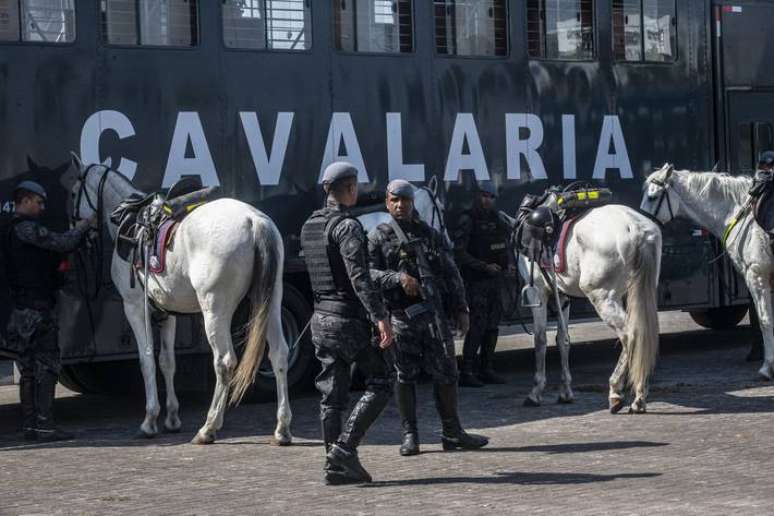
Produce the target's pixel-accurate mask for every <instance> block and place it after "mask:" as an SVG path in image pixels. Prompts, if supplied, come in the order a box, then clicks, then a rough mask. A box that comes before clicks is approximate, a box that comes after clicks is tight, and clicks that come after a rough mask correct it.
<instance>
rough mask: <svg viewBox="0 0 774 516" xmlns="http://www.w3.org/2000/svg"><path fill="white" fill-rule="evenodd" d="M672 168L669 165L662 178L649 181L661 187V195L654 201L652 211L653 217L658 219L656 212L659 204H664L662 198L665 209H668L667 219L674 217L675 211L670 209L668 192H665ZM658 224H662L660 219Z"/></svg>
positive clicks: (670, 202) (659, 209)
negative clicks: (653, 209)
mask: <svg viewBox="0 0 774 516" xmlns="http://www.w3.org/2000/svg"><path fill="white" fill-rule="evenodd" d="M673 170H674V168H673V167H669V169H668V170H667V172H666V174H665V175H664V179H663V180H660V179H652V180H651V181H650V183H651V184H654V185H656V186H658V187H661V195H659V198H658V202H657V203H656V210H655V211H654V212H653V214H652V215H653V218H654V219H656V220H658V212H659V211H661V206H662V205H663V204H664V199H666V204H667V209H668V210H669V220H672V219H674V218H675V213H674V211H673V210H672V201H670V200H669V194H668V193H667V187H668V186H669V179H670V178H671V177H672V171H673ZM659 225H663V224H662V223H661V221H659Z"/></svg>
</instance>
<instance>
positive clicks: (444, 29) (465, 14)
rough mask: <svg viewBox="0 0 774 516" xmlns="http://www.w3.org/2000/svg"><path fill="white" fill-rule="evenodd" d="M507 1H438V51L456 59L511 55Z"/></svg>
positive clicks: (434, 3)
mask: <svg viewBox="0 0 774 516" xmlns="http://www.w3.org/2000/svg"><path fill="white" fill-rule="evenodd" d="M505 4H506V2H505V0H479V1H477V0H435V1H434V2H433V5H434V7H435V48H436V51H437V52H438V53H439V54H442V55H443V54H445V55H456V56H506V55H508V36H507V32H508V15H507V11H506V7H505Z"/></svg>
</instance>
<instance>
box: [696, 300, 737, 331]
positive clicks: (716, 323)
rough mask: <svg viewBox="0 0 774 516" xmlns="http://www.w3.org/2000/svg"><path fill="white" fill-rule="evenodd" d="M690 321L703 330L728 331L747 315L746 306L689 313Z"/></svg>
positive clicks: (724, 307)
mask: <svg viewBox="0 0 774 516" xmlns="http://www.w3.org/2000/svg"><path fill="white" fill-rule="evenodd" d="M689 313H690V314H691V319H693V321H694V322H695V323H696V324H698V325H699V326H702V327H704V328H709V329H711V330H728V329H730V328H733V327H734V326H736V325H737V324H739V323H740V322H741V321H742V319H744V316H745V315H747V305H735V306H723V307H719V308H710V309H709V310H707V311H704V312H689Z"/></svg>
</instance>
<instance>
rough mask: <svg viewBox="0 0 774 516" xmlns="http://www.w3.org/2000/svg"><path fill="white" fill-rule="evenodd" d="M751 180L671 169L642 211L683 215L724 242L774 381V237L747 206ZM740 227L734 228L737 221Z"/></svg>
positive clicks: (651, 182) (657, 178)
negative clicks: (747, 298)
mask: <svg viewBox="0 0 774 516" xmlns="http://www.w3.org/2000/svg"><path fill="white" fill-rule="evenodd" d="M752 184H753V181H752V178H751V177H748V176H736V177H735V176H729V175H728V174H721V173H718V172H691V171H688V170H675V169H674V166H673V165H671V164H666V165H664V166H663V167H661V169H659V170H657V171H656V172H654V173H653V174H651V175H650V176H649V177H648V179H647V180H646V182H645V191H644V193H643V196H642V204H641V205H640V209H641V210H643V211H645V212H648V213H650V214H652V215H653V216H654V217H656V218H657V219H658V220H659V221H661V222H663V223H665V224H666V223H667V222H669V221H670V220H672V219H673V218H675V217H677V216H680V215H685V216H686V217H688V218H690V219H692V220H693V221H694V222H696V223H697V224H701V225H702V226H703V227H705V228H707V229H708V230H709V231H710V232H712V234H713V235H715V237H717V238H718V239H721V242H723V241H724V240H725V241H724V244H725V251H726V253H728V256H729V258H731V262H732V263H733V264H734V267H735V268H736V270H737V271H738V272H739V274H741V275H742V277H743V278H744V281H745V283H746V284H747V289H748V290H749V291H750V295H751V296H752V299H753V302H754V303H755V309H756V311H757V312H758V321H759V324H760V328H761V333H762V334H763V348H764V361H763V365H762V366H761V368H760V369H759V370H758V373H759V374H760V375H761V376H762V377H763V378H765V379H767V380H771V379H772V377H774V333H772V329H773V328H774V315H773V314H772V305H771V288H772V285H774V282H773V279H774V276H772V274H773V273H774V255H772V249H771V238H770V237H769V235H768V234H766V232H765V231H764V230H763V229H762V228H761V227H760V226H759V225H758V224H757V223H756V222H755V220H754V218H753V214H752V209H751V207H748V208H747V209H746V210H744V211H742V208H743V206H745V205H747V203H748V200H749V196H748V192H749V190H750V188H751V187H752ZM736 219H738V220H737V222H735V223H732V222H733V221H734V220H736Z"/></svg>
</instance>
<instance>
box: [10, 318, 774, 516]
mask: <svg viewBox="0 0 774 516" xmlns="http://www.w3.org/2000/svg"><path fill="white" fill-rule="evenodd" d="M662 321H663V323H664V324H663V329H664V331H665V334H664V335H663V337H662V353H661V358H660V362H659V366H658V370H657V372H656V375H655V379H654V384H653V387H652V389H651V396H650V400H651V403H650V405H649V410H650V412H649V414H646V415H641V416H633V415H627V414H623V413H622V414H619V415H616V416H613V415H610V414H608V413H607V411H606V410H605V408H606V394H607V391H606V378H607V376H608V375H609V373H610V371H611V369H612V365H613V363H614V360H615V357H616V350H614V349H613V346H612V341H609V340H606V341H598V342H595V343H585V344H582V345H578V346H576V347H575V348H574V351H573V356H572V359H573V365H574V373H575V374H574V376H575V386H576V394H577V397H578V400H577V402H576V403H575V404H573V405H555V404H549V405H546V406H544V407H540V408H525V407H523V406H522V405H521V403H522V401H523V399H524V397H525V396H526V394H527V392H528V391H529V387H530V383H531V374H530V373H531V371H530V368H531V364H532V359H531V355H530V354H529V353H528V352H526V351H523V350H518V349H514V348H519V347H523V346H524V345H525V343H526V342H528V339H527V338H526V337H524V336H515V337H509V338H506V339H503V340H504V345H506V346H505V347H507V348H511V349H512V350H510V351H506V352H501V353H499V354H498V360H499V361H500V363H501V364H502V368H503V370H504V372H505V373H506V374H507V375H508V376H509V380H510V382H509V384H508V385H505V386H498V387H486V388H484V389H477V390H469V389H468V390H464V391H463V392H462V400H461V405H462V406H461V412H462V415H463V421H464V423H465V424H466V425H467V426H468V427H469V428H470V429H475V430H477V431H479V432H481V433H485V434H487V435H489V436H490V437H491V445H490V446H489V447H488V448H485V449H484V450H482V451H480V452H469V453H443V452H441V450H440V446H439V444H438V432H439V423H438V420H437V417H436V415H435V412H434V410H433V408H432V402H431V395H430V394H431V393H430V386H429V385H423V386H422V387H421V389H420V404H421V406H422V407H423V408H422V411H421V415H420V419H421V436H422V440H423V451H424V453H423V454H422V455H420V456H418V457H412V458H402V457H400V456H399V455H398V450H397V445H396V443H397V440H398V438H399V436H398V417H397V410H396V409H395V407H394V406H393V405H392V404H391V405H390V406H389V407H388V409H387V411H386V412H385V414H384V415H383V417H382V418H381V419H380V421H379V422H378V423H377V425H376V426H375V427H374V428H373V431H372V432H371V433H370V434H369V436H368V440H367V443H366V445H364V446H363V447H362V449H361V455H362V458H363V462H364V463H365V465H366V466H367V467H368V468H369V469H370V471H371V472H372V474H373V476H374V478H375V479H376V481H375V482H374V483H373V484H371V485H369V486H361V487H352V486H350V487H325V486H323V485H322V484H321V482H320V477H321V475H320V467H321V465H322V453H321V447H320V444H319V432H318V424H317V414H316V401H317V400H316V397H315V396H314V395H313V393H308V394H306V395H302V396H297V397H295V398H294V400H293V410H294V413H295V418H294V423H293V430H294V433H295V437H296V445H295V446H291V447H288V448H277V447H274V446H271V445H270V444H269V438H270V434H271V430H272V426H273V412H274V408H275V407H274V405H273V404H258V405H243V406H241V407H238V408H236V409H233V410H231V411H230V412H229V413H228V415H227V420H226V425H225V428H224V430H223V431H222V433H221V435H220V436H219V440H218V442H217V443H216V444H215V445H212V446H205V447H199V446H193V445H190V444H188V440H189V439H190V438H191V437H192V436H193V434H194V433H195V431H196V428H197V426H198V425H199V424H200V423H201V422H202V420H203V415H204V412H205V410H206V403H205V400H202V399H201V398H193V399H190V398H189V399H184V400H183V409H184V413H183V416H184V428H183V431H182V433H180V434H177V435H163V436H161V437H160V438H157V439H155V440H151V441H145V440H136V439H133V437H132V436H133V433H134V431H135V429H136V426H137V425H138V424H139V422H140V419H141V414H142V406H143V401H142V400H141V399H140V400H138V399H123V398H107V397H99V396H79V395H73V394H72V393H67V392H64V391H63V392H62V393H61V399H60V400H59V402H58V403H59V405H58V409H59V413H60V419H61V420H62V422H63V423H64V425H65V426H67V427H68V428H74V429H76V430H77V432H78V439H77V440H75V441H72V442H67V443H60V444H50V445H25V444H24V443H21V442H19V441H18V440H17V439H18V436H17V435H16V434H13V433H12V432H13V421H14V419H15V417H16V411H17V409H18V405H17V400H16V393H15V389H14V387H13V386H4V387H0V514H2V515H6V514H272V513H291V512H292V513H306V514H334V513H335V514H370V513H377V514H384V513H391V514H405V513H423V514H452V513H454V514H480V513H483V512H495V511H497V512H501V513H506V512H507V513H515V512H519V513H528V514H679V515H685V514H745V515H747V514H772V513H773V512H774V509H772V507H773V506H774V492H772V490H771V488H770V485H771V478H772V477H774V460H773V459H774V453H772V452H771V451H770V450H771V448H772V445H774V433H772V431H771V428H772V414H771V413H772V411H773V410H774V404H773V403H772V400H774V385H772V384H768V383H762V382H759V381H758V380H757V379H756V377H755V371H756V370H757V368H758V364H749V363H746V362H745V361H744V357H745V354H746V352H747V346H746V343H747V342H748V341H749V340H750V338H751V335H752V334H751V332H750V331H749V329H747V328H738V329H736V330H734V331H727V332H708V331H700V330H697V329H696V327H695V326H694V325H692V324H691V323H690V322H689V320H688V319H687V317H686V316H684V315H680V314H678V315H675V314H664V315H663V317H662ZM677 330H683V331H682V332H680V333H676V331H677ZM670 332H671V333H670ZM572 333H573V335H574V339H575V341H582V340H588V339H589V338H592V339H597V338H599V337H600V336H603V337H606V336H607V335H608V334H607V333H606V331H604V330H603V329H600V328H599V327H598V325H596V324H590V325H582V326H579V327H576V329H575V330H574V331H573V332H572ZM505 341H507V342H505ZM556 362H557V357H556V356H555V355H553V354H552V355H550V360H549V365H550V366H551V369H552V371H551V375H550V380H552V381H553V382H554V383H555V382H556V380H557V379H558V372H557V371H556ZM555 394H556V392H555V390H554V391H553V392H552V393H551V395H550V398H551V399H553V398H554V397H555Z"/></svg>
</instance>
